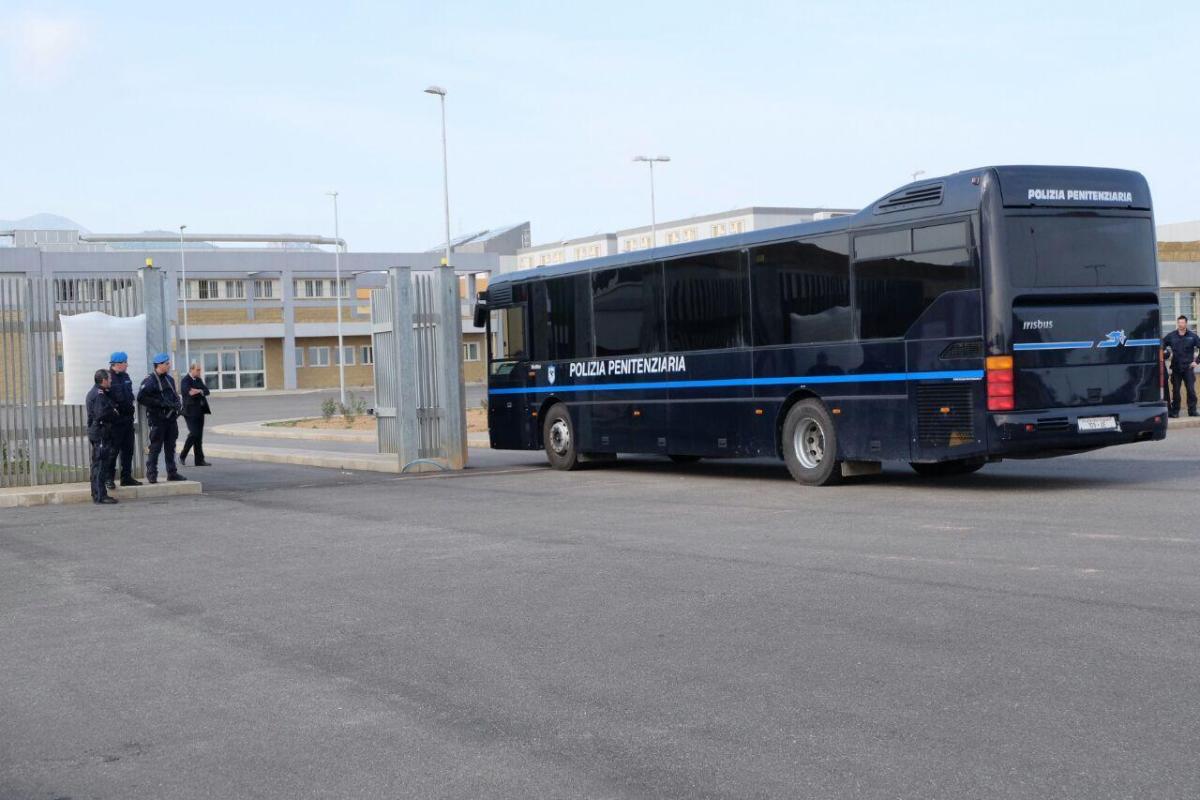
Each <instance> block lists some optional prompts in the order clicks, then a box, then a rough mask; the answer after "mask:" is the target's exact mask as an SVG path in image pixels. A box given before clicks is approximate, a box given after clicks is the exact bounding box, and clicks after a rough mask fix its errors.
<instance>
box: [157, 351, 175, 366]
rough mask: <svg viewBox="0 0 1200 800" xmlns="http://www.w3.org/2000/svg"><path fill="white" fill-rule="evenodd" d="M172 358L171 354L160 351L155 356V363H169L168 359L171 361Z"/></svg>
mask: <svg viewBox="0 0 1200 800" xmlns="http://www.w3.org/2000/svg"><path fill="white" fill-rule="evenodd" d="M170 360H171V356H170V355H168V354H167V353H159V354H158V355H156V356H155V357H154V363H155V365H158V364H165V363H167V362H168V361H170Z"/></svg>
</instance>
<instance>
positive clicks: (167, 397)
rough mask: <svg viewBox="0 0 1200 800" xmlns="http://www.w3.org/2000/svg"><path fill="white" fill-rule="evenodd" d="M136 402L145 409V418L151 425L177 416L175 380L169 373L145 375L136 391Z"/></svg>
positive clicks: (178, 405)
mask: <svg viewBox="0 0 1200 800" xmlns="http://www.w3.org/2000/svg"><path fill="white" fill-rule="evenodd" d="M137 401H138V402H139V403H141V404H142V405H143V406H145V407H146V416H147V417H148V418H149V422H150V424H151V425H153V424H155V423H162V422H166V421H169V420H173V419H175V418H176V417H178V416H179V411H180V402H179V392H177V391H175V379H174V378H172V377H171V375H170V374H169V373H168V374H166V375H159V374H158V373H157V372H151V373H150V374H149V375H147V376H146V379H145V380H144V381H142V386H141V388H140V389H138V394H137Z"/></svg>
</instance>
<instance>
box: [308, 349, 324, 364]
mask: <svg viewBox="0 0 1200 800" xmlns="http://www.w3.org/2000/svg"><path fill="white" fill-rule="evenodd" d="M308 365H309V366H310V367H328V366H329V348H328V347H310V348H308Z"/></svg>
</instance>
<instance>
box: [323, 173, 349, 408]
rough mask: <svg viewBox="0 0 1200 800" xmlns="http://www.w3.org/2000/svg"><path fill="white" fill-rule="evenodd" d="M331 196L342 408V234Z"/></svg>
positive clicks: (344, 357)
mask: <svg viewBox="0 0 1200 800" xmlns="http://www.w3.org/2000/svg"><path fill="white" fill-rule="evenodd" d="M325 194H327V195H329V196H330V197H332V198H333V238H334V239H336V241H335V242H334V243H333V273H334V290H333V295H334V297H336V298H337V340H338V349H337V356H338V391H339V393H340V395H341V399H342V408H343V409H344V408H345V407H346V348H345V346H344V345H343V344H342V234H341V229H340V228H339V226H338V202H337V199H338V193H337V192H326V193H325Z"/></svg>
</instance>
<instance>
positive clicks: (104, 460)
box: [87, 369, 117, 504]
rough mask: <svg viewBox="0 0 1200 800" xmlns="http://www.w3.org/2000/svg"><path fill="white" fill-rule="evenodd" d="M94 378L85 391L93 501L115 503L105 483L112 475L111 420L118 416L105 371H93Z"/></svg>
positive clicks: (115, 499)
mask: <svg viewBox="0 0 1200 800" xmlns="http://www.w3.org/2000/svg"><path fill="white" fill-rule="evenodd" d="M94 378H95V381H96V385H95V386H93V387H92V388H91V389H90V390H89V391H88V393H87V431H88V442H90V443H91V445H92V474H91V478H92V502H93V503H104V504H109V503H116V502H117V498H115V497H109V496H108V489H107V488H106V486H105V484H106V483H107V482H108V481H109V478H110V477H111V473H110V472H109V468H110V467H111V466H112V459H111V457H110V455H109V451H110V449H111V448H112V443H113V442H112V434H113V423H114V422H116V419H117V409H116V406H114V405H113V403H112V400H111V399H110V398H109V396H108V388H109V385H110V379H109V377H108V370H106V369H98V370H96V374H95V376H94Z"/></svg>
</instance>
